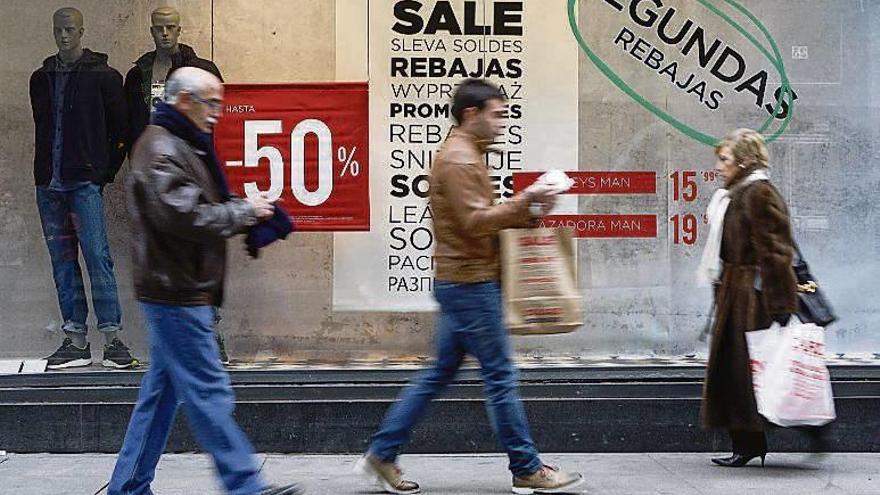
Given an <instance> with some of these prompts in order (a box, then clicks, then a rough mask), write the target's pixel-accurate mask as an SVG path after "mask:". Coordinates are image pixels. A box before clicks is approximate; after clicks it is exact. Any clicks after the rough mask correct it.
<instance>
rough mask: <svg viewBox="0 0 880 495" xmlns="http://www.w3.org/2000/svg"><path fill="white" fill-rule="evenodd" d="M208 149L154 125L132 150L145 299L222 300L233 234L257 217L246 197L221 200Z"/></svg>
mask: <svg viewBox="0 0 880 495" xmlns="http://www.w3.org/2000/svg"><path fill="white" fill-rule="evenodd" d="M201 153H202V152H201V151H197V150H196V149H195V148H193V147H192V146H190V145H189V144H188V143H187V142H186V141H184V140H183V139H181V138H179V137H177V136H175V135H173V134H171V133H170V132H168V131H167V130H166V129H164V128H162V127H158V126H154V125H149V126H147V127H146V130H145V131H144V133H143V134H142V135H141V137H140V139H139V140H138V141H137V143H136V144H135V147H134V149H133V150H132V154H131V164H132V171H131V174H130V175H129V178H128V211H129V215H130V216H131V229H132V255H133V259H134V263H133V265H134V288H135V295H136V296H137V299H138V300H139V301H144V302H152V303H161V304H173V305H178V306H201V305H215V306H219V305H220V304H221V303H222V301H223V280H224V278H225V273H226V238H228V237H231V236H232V235H235V234H238V233H241V232H244V231H245V230H246V229H247V228H248V227H249V226H251V225H253V224H255V223H256V222H257V218H256V212H255V211H254V208H253V207H252V206H251V205H250V204H248V203H247V202H245V201H244V200H242V199H238V198H233V199H231V200H229V201H225V202H224V201H223V200H222V196H221V193H220V191H219V189H218V187H217V185H216V183H215V182H214V179H213V178H212V177H211V173H210V171H209V170H208V168H207V165H205V162H204V161H202V158H200V156H199V155H200V154H201Z"/></svg>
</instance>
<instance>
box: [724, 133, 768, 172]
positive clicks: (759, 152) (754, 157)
mask: <svg viewBox="0 0 880 495" xmlns="http://www.w3.org/2000/svg"><path fill="white" fill-rule="evenodd" d="M721 148H729V149H730V152H731V153H732V154H733V160H734V162H736V164H737V165H740V166H742V167H743V168H767V167H768V166H769V161H770V155H769V153H768V152H767V145H766V144H764V136H762V135H761V133H760V132H758V131H755V130H752V129H737V130H735V131H733V132H731V133H730V134H728V135H726V136H724V139H722V140H721V141H719V142H718V144H717V145H715V153H716V154H717V153H718V152H720V151H721Z"/></svg>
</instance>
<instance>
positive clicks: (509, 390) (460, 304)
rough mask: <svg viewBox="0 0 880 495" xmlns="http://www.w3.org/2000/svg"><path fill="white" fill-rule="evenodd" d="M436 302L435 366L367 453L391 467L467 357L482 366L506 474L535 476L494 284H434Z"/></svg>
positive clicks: (534, 454) (534, 453)
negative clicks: (506, 463)
mask: <svg viewBox="0 0 880 495" xmlns="http://www.w3.org/2000/svg"><path fill="white" fill-rule="evenodd" d="M434 296H435V297H436V298H437V302H439V303H440V315H439V316H438V318H437V326H436V330H435V331H436V336H435V338H436V351H437V357H436V361H435V362H434V365H433V366H432V367H431V368H430V369H427V370H425V371H424V372H422V374H421V375H420V376H419V377H418V378H417V379H416V380H415V381H414V383H413V384H411V385H410V386H409V387H407V388H406V389H405V390H404V391H403V393H402V395H401V396H400V398H399V399H398V401H397V403H396V404H394V406H392V407H391V409H390V410H389V411H388V413H387V415H386V416H385V419H384V421H383V422H382V426H381V427H380V428H379V431H378V432H377V433H376V434H375V435H374V436H373V440H372V444H371V445H370V449H369V451H370V453H372V454H373V455H374V456H376V457H377V458H379V459H381V460H383V461H386V462H392V461H394V460H395V459H396V458H397V455H398V453H399V451H400V448H401V447H402V446H403V445H404V444H405V443H406V441H407V440H408V439H409V434H410V430H411V429H412V427H413V426H415V424H416V423H417V422H418V421H419V419H421V417H422V416H423V415H424V414H425V411H426V409H427V406H428V403H430V401H431V400H432V399H433V398H434V397H436V396H437V394H438V393H439V392H440V391H441V390H443V389H444V388H445V387H446V386H447V385H448V384H449V383H450V382H451V381H452V380H453V378H455V374H456V372H457V371H458V369H459V367H460V366H461V363H462V360H463V359H464V357H465V354H470V355H472V356H474V357H475V358H477V360H478V361H479V362H480V373H481V375H482V378H483V384H484V388H485V393H486V409H487V411H488V414H489V420H490V421H491V423H492V429H493V430H494V432H495V435H496V437H497V438H498V440H499V441H500V442H501V444H502V445H503V446H504V449H505V450H506V451H507V455H508V457H509V458H510V465H509V468H510V470H511V471H512V472H513V474H514V475H516V476H526V475H529V474H532V473H534V472H535V471H537V470H538V469H540V468H541V466H542V464H541V460H540V458H539V457H538V450H537V449H536V448H535V444H534V442H532V438H531V434H530V433H529V425H528V421H527V420H526V415H525V411H524V410H523V406H522V402H521V401H520V398H519V393H518V391H517V372H516V369H515V368H514V367H513V362H512V360H511V350H510V338H509V336H508V333H507V328H505V326H504V323H503V313H502V309H501V289H500V287H499V285H498V283H497V282H486V283H478V284H454V283H449V282H442V281H437V282H436V284H435V286H434Z"/></svg>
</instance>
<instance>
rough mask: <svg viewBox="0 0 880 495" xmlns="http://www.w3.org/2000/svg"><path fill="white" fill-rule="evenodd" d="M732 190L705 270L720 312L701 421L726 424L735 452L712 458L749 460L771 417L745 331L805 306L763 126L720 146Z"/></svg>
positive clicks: (761, 445)
mask: <svg viewBox="0 0 880 495" xmlns="http://www.w3.org/2000/svg"><path fill="white" fill-rule="evenodd" d="M715 154H716V156H717V158H718V161H717V163H716V165H715V170H717V171H718V172H719V174H720V175H721V177H723V179H724V183H725V186H724V189H719V190H718V191H717V192H716V193H715V195H714V196H713V197H712V201H711V202H710V205H709V209H708V214H709V224H710V232H709V238H708V240H707V243H706V248H705V250H704V252H703V258H702V261H701V263H700V269H699V270H698V276H699V278H700V279H701V281H702V282H703V283H704V285H707V286H709V285H711V286H713V287H714V291H715V309H716V310H715V315H714V324H713V326H712V340H711V346H710V350H709V360H708V363H707V367H706V378H705V381H704V385H703V402H702V408H701V411H700V421H701V425H702V427H703V428H704V429H715V428H720V429H726V430H728V432H729V434H730V439H731V443H732V445H733V455H731V456H729V457H722V458H715V459H712V462H714V463H715V464H718V465H721V466H726V467H740V466H744V465H746V464H747V463H748V462H749V461H751V460H752V459H754V458H756V457H760V458H761V465H763V464H764V457H765V456H766V454H767V440H766V437H765V435H764V420H763V418H762V417H761V416H760V415H759V414H758V409H757V405H756V403H755V395H754V392H753V390H752V375H751V370H750V368H749V352H748V346H747V344H746V336H745V332H749V331H752V330H760V329H764V328H768V327H769V326H770V324H771V323H772V322H773V321H777V322H779V323H780V324H783V325H784V324H785V323H787V322H788V319H789V317H790V316H791V314H792V313H794V312H795V311H796V309H797V283H796V278H795V274H794V270H793V269H792V266H791V263H792V257H793V254H794V244H793V240H792V233H791V224H790V221H789V215H788V209H787V208H786V206H785V201H784V200H783V198H782V196H781V195H780V194H779V192H778V191H777V190H776V188H775V187H773V185H772V184H771V183H770V181H769V178H768V176H767V167H768V163H767V162H768V154H767V148H766V146H765V144H764V138H763V137H762V136H761V134H759V133H758V132H756V131H753V130H750V129H739V130H736V131H734V132H732V133H730V134H729V135H728V136H726V137H725V138H724V139H723V140H722V141H721V142H720V143H719V144H718V146H717V147H716V149H715Z"/></svg>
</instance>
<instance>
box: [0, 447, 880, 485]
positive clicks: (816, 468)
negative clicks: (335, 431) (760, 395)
mask: <svg viewBox="0 0 880 495" xmlns="http://www.w3.org/2000/svg"><path fill="white" fill-rule="evenodd" d="M543 458H544V461H545V462H548V463H555V464H559V465H561V466H562V467H564V468H566V469H576V470H579V471H581V472H582V473H583V474H584V476H585V478H586V480H587V482H586V484H585V485H584V490H583V491H582V492H579V493H589V494H609V495H648V494H651V495H661V494H666V495H698V494H703V495H726V494H731V495H733V494H736V495H741V494H743V493H758V494H760V495H776V494H780V495H811V494H865V495H869V494H870V495H877V494H880V454H830V455H826V456H822V457H815V456H813V457H811V456H809V455H807V454H803V455H801V454H771V455H769V456H768V458H767V466H766V467H764V468H761V467H760V462H756V461H753V462H755V465H754V466H750V467H746V468H741V469H725V468H720V467H715V466H713V465H711V464H710V463H709V455H707V454H559V455H553V454H548V455H544V456H543ZM115 459H116V457H115V456H113V455H99V454H79V455H49V454H33V455H15V454H9V455H7V456H5V457H0V493H3V494H9V495H31V494H33V495H37V494H40V495H43V494H53V495H56V494H57V495H95V494H101V493H106V491H105V490H104V489H103V487H104V486H105V484H106V482H107V478H108V477H109V475H110V473H111V471H112V470H113V463H114V461H115ZM260 459H261V460H262V462H263V473H264V474H265V476H266V479H267V480H269V481H270V482H277V483H282V482H290V481H299V482H302V483H303V484H304V485H305V486H306V488H307V493H309V494H312V495H330V494H333V495H340V494H375V493H380V492H379V491H378V490H377V489H376V487H375V486H374V485H372V484H371V483H369V482H367V481H365V480H363V479H361V478H360V477H358V476H357V475H355V474H353V473H352V466H353V465H354V462H355V460H356V459H357V457H356V456H335V455H334V456H317V455H271V454H270V455H260ZM401 461H402V467H403V468H404V469H405V470H406V472H407V476H409V477H411V478H412V479H414V480H416V481H418V482H420V483H421V485H422V491H423V493H426V494H438V495H440V494H449V495H453V494H454V495H485V494H505V493H510V477H509V475H508V473H507V471H506V466H507V459H506V457H504V456H500V455H476V456H464V455H450V456H438V455H418V456H417V455H410V456H404V457H402V458H401ZM153 489H154V492H155V493H156V495H193V494H198V495H214V494H218V495H219V494H222V493H223V491H222V490H221V489H219V487H218V485H217V481H216V480H215V478H214V475H213V471H212V464H211V461H210V459H209V458H208V457H206V456H203V455H198V454H180V455H166V456H164V457H163V458H162V462H161V463H160V464H159V469H158V471H157V474H156V481H155V482H154V484H153Z"/></svg>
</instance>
